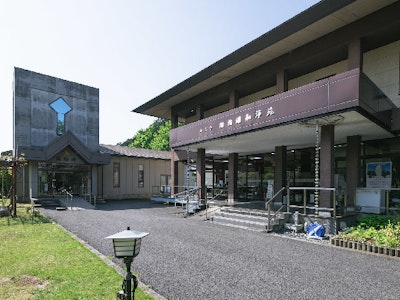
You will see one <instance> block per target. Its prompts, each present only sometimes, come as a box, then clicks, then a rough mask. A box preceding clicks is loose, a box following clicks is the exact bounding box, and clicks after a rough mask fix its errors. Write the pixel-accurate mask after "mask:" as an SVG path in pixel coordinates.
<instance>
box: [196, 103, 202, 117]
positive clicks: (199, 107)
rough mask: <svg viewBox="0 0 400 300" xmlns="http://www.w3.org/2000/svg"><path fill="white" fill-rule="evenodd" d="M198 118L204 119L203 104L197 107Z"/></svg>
mask: <svg viewBox="0 0 400 300" xmlns="http://www.w3.org/2000/svg"><path fill="white" fill-rule="evenodd" d="M196 119H197V120H201V119H204V108H203V106H202V105H199V106H197V107H196Z"/></svg>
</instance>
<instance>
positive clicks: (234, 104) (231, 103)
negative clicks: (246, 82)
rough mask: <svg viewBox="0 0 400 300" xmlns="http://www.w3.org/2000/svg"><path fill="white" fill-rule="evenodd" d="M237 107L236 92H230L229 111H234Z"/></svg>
mask: <svg viewBox="0 0 400 300" xmlns="http://www.w3.org/2000/svg"><path fill="white" fill-rule="evenodd" d="M236 107H239V93H238V92H237V91H232V92H231V93H230V94H229V109H234V108H236Z"/></svg>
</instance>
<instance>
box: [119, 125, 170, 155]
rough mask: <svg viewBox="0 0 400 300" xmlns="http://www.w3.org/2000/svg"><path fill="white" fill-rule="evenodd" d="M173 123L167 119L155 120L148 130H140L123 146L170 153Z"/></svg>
mask: <svg viewBox="0 0 400 300" xmlns="http://www.w3.org/2000/svg"><path fill="white" fill-rule="evenodd" d="M170 130H171V121H169V120H165V119H160V118H159V119H157V120H155V121H154V122H153V123H152V124H151V125H150V126H149V127H148V128H146V129H140V130H139V131H138V132H137V133H136V135H134V136H133V138H131V139H127V140H126V141H125V142H123V143H118V144H119V145H121V146H129V147H134V148H144V149H153V150H164V151H169V150H170V149H171V148H170V146H169V131H170Z"/></svg>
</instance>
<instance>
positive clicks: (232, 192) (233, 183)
mask: <svg viewBox="0 0 400 300" xmlns="http://www.w3.org/2000/svg"><path fill="white" fill-rule="evenodd" d="M228 160H229V161H228V204H230V205H233V204H234V201H235V199H236V198H237V177H238V160H239V155H238V154H237V153H229V159H228Z"/></svg>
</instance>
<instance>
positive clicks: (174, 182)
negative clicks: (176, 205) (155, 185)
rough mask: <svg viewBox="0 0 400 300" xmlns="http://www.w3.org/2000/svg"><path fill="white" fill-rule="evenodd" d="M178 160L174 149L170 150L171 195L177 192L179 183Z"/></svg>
mask: <svg viewBox="0 0 400 300" xmlns="http://www.w3.org/2000/svg"><path fill="white" fill-rule="evenodd" d="M178 170H179V161H178V158H177V155H176V153H175V150H171V195H173V194H176V193H177V192H178V189H177V186H178V185H179V171H178Z"/></svg>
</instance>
